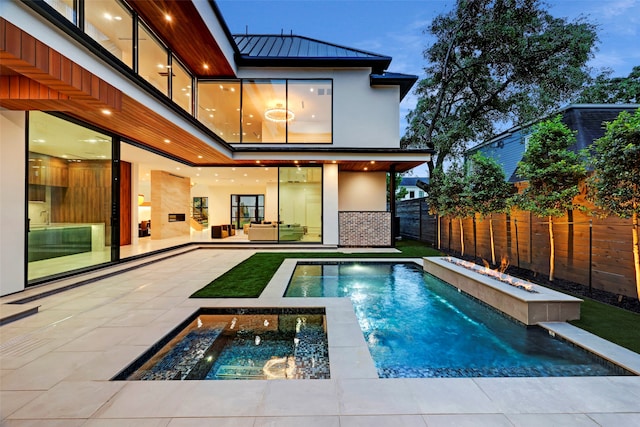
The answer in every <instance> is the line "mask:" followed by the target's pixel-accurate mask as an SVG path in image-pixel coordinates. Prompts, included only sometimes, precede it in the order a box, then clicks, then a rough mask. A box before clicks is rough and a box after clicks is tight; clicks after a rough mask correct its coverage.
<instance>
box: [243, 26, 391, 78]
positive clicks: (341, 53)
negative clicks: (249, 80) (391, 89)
mask: <svg viewBox="0 0 640 427" xmlns="http://www.w3.org/2000/svg"><path fill="white" fill-rule="evenodd" d="M233 40H234V41H235V43H236V45H237V46H238V50H239V53H237V54H236V63H237V64H238V65H240V66H254V67H371V68H372V69H373V72H374V73H382V72H383V71H384V70H386V69H387V67H388V66H389V64H390V63H391V57H390V56H385V55H378V54H376V53H372V52H366V51H364V50H358V49H352V48H348V47H344V46H340V45H336V44H333V43H327V42H323V41H320V40H315V39H311V38H308V37H303V36H297V35H293V34H291V35H285V34H280V35H274V34H235V35H233Z"/></svg>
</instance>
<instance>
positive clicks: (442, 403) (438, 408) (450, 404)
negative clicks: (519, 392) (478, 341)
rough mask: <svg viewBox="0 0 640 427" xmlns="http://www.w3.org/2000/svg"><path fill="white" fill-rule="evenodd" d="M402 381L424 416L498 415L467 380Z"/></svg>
mask: <svg viewBox="0 0 640 427" xmlns="http://www.w3.org/2000/svg"><path fill="white" fill-rule="evenodd" d="M404 381H405V382H406V384H407V387H408V388H409V391H410V392H411V395H412V396H413V397H414V399H415V400H416V401H417V402H418V406H419V408H420V411H421V412H422V413H425V414H452V413H463V414H464V413H470V414H471V413H473V414H476V413H477V414H479V413H496V412H499V411H498V410H497V407H496V405H495V404H494V403H493V402H492V401H491V399H489V398H488V397H487V395H486V394H485V393H484V392H483V391H482V390H481V389H480V388H479V387H478V386H477V385H476V383H475V382H474V381H473V380H472V379H471V378H428V379H409V378H408V379H405V380H404Z"/></svg>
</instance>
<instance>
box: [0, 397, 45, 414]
mask: <svg viewBox="0 0 640 427" xmlns="http://www.w3.org/2000/svg"><path fill="white" fill-rule="evenodd" d="M41 393H42V392H41V391H6V390H3V391H0V402H1V404H0V420H4V419H5V418H7V417H8V416H9V415H11V413H13V412H14V411H16V410H18V409H20V408H21V407H23V406H24V405H26V404H27V403H29V402H30V401H32V400H33V399H35V398H36V397H38V396H40V394H41Z"/></svg>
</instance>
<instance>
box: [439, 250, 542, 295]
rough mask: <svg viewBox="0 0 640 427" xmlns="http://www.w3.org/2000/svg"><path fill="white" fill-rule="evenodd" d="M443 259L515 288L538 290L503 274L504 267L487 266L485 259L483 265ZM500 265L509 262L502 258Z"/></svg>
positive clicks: (528, 283) (533, 291)
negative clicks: (496, 268) (493, 268)
mask: <svg viewBox="0 0 640 427" xmlns="http://www.w3.org/2000/svg"><path fill="white" fill-rule="evenodd" d="M443 259H446V260H447V261H449V262H450V263H453V264H457V265H461V266H463V267H464V268H468V269H469V270H473V271H477V272H478V273H480V274H483V275H485V276H489V277H492V278H494V279H496V280H499V281H501V282H503V283H506V284H507V285H511V286H515V287H516V288H520V289H524V290H525V291H527V292H531V293H538V291H536V290H535V289H533V284H532V283H530V282H527V281H525V280H520V279H516V278H515V277H513V276H510V275H508V274H505V273H504V270H506V268H504V269H503V268H500V269H498V270H492V269H491V268H489V263H488V262H486V261H485V265H484V267H481V266H479V265H478V264H475V263H473V262H469V261H464V260H461V259H458V258H452V257H447V258H443ZM501 265H507V266H508V265H509V264H508V263H505V260H504V259H503V260H502V263H501Z"/></svg>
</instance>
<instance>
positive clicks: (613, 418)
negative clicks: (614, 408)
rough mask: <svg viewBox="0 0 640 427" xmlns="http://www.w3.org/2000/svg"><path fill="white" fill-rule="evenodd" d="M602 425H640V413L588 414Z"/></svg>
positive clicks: (627, 426)
mask: <svg viewBox="0 0 640 427" xmlns="http://www.w3.org/2000/svg"><path fill="white" fill-rule="evenodd" d="M587 415H588V416H589V417H591V418H592V419H593V420H594V421H595V422H596V423H598V425H600V426H602V427H638V426H640V413H638V412H635V413H632V414H587Z"/></svg>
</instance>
